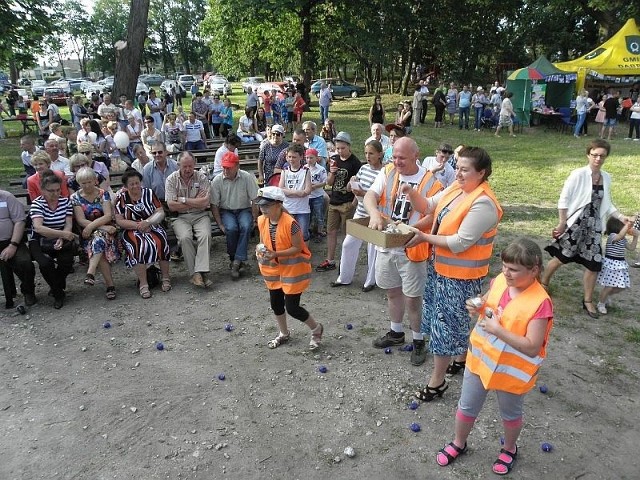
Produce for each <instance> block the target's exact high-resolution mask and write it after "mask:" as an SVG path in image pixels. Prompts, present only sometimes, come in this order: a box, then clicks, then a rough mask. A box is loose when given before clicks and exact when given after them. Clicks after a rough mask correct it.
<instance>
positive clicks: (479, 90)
mask: <svg viewBox="0 0 640 480" xmlns="http://www.w3.org/2000/svg"><path fill="white" fill-rule="evenodd" d="M482 90H484V88H482V87H478V88H476V91H478V92H481V91H482Z"/></svg>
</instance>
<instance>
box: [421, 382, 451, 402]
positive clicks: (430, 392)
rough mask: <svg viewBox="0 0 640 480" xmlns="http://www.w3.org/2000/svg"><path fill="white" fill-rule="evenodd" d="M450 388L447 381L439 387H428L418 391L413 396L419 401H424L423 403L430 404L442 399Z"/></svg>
mask: <svg viewBox="0 0 640 480" xmlns="http://www.w3.org/2000/svg"><path fill="white" fill-rule="evenodd" d="M448 388H449V384H448V383H447V381H446V380H445V381H444V382H442V384H441V385H438V386H437V387H430V386H429V385H427V386H426V387H424V388H423V389H422V390H418V391H417V392H416V393H414V394H413V396H414V397H416V398H417V399H418V400H422V401H423V402H430V401H431V400H433V399H434V398H436V397H442V394H443V393H444V392H446V391H447V389H448Z"/></svg>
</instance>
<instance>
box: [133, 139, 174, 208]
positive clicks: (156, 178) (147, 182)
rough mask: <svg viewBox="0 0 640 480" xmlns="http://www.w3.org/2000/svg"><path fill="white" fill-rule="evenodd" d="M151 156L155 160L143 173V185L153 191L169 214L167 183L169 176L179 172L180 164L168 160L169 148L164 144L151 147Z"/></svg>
mask: <svg viewBox="0 0 640 480" xmlns="http://www.w3.org/2000/svg"><path fill="white" fill-rule="evenodd" d="M151 156H152V157H153V160H152V161H151V162H149V163H147V164H146V165H145V166H144V170H143V171H142V185H143V186H144V187H146V188H150V189H151V190H153V193H155V195H156V197H158V200H160V201H161V202H162V206H163V207H164V209H165V212H168V211H169V208H168V207H167V201H166V199H165V183H166V181H167V178H168V177H169V175H171V174H172V173H173V172H177V171H178V163H177V162H176V161H175V160H173V159H172V158H167V147H166V146H165V144H164V143H162V142H156V143H154V144H153V145H152V146H151Z"/></svg>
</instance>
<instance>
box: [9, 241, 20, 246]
mask: <svg viewBox="0 0 640 480" xmlns="http://www.w3.org/2000/svg"><path fill="white" fill-rule="evenodd" d="M9 245H13V246H14V247H16V248H18V247H19V246H20V244H19V243H18V242H14V241H11V242H9Z"/></svg>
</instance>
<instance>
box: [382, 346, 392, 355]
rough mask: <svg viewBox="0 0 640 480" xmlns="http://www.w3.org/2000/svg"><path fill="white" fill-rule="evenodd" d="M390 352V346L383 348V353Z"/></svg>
mask: <svg viewBox="0 0 640 480" xmlns="http://www.w3.org/2000/svg"><path fill="white" fill-rule="evenodd" d="M391 352H393V350H391V347H387V348H385V349H384V353H387V354H389V353H391Z"/></svg>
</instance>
